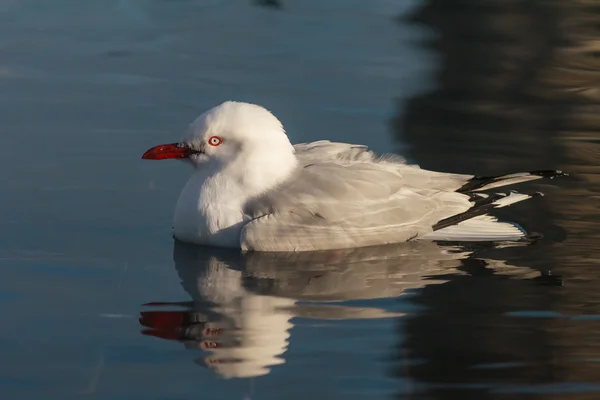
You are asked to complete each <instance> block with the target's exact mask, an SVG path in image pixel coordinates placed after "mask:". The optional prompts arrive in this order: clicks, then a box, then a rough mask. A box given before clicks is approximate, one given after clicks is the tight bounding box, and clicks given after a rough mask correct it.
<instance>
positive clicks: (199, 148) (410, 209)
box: [142, 101, 566, 252]
mask: <svg viewBox="0 0 600 400" xmlns="http://www.w3.org/2000/svg"><path fill="white" fill-rule="evenodd" d="M142 158H143V159H146V160H165V159H180V160H183V161H185V162H187V163H188V164H190V165H191V166H192V167H193V172H192V175H191V177H190V178H189V180H188V181H187V183H186V185H185V186H184V188H183V189H182V191H181V194H180V195H179V199H178V200H177V204H176V207H175V213H174V217H173V236H174V238H175V239H177V240H180V241H182V242H187V243H194V244H199V245H208V246H215V247H226V248H235V249H241V250H243V251H262V252H266V251H269V252H298V251H318V250H331V249H347V248H354V247H365V246H374V245H382V244H391V243H401V242H407V241H412V240H435V241H457V242H472V241H479V242H480V241H492V242H496V241H508V242H510V241H519V240H524V239H527V238H528V236H529V235H528V233H527V231H525V229H523V228H522V227H521V226H519V225H518V224H516V223H513V222H504V221H499V220H498V219H497V218H496V217H494V216H492V215H490V214H489V212H490V211H492V210H493V209H495V208H502V207H506V206H509V205H512V204H515V203H518V202H520V201H523V200H527V199H530V198H532V197H534V196H536V195H541V193H530V194H527V193H518V192H515V191H510V192H507V193H503V192H501V193H496V192H488V191H489V190H490V189H495V188H498V187H502V186H507V185H512V184H517V183H521V182H526V181H532V180H536V179H541V178H555V177H558V176H563V175H566V174H565V173H563V172H562V171H557V170H543V171H531V172H520V173H513V174H509V175H501V176H474V175H465V174H455V173H446V172H437V171H430V170H426V169H422V168H420V167H419V166H418V165H412V164H408V163H406V162H405V160H404V159H403V158H401V157H398V156H395V155H382V156H377V155H376V154H375V153H374V152H373V151H371V150H369V149H368V148H367V146H364V145H359V144H350V143H338V142H331V141H328V140H320V141H316V142H311V143H299V144H296V145H292V144H291V142H290V140H289V138H288V136H287V134H286V131H285V129H284V127H283V125H282V123H281V122H280V121H279V120H278V119H277V118H276V117H275V116H274V115H273V114H272V113H271V112H270V111H268V110H267V109H265V108H264V107H262V106H259V105H256V104H250V103H243V102H235V101H227V102H224V103H222V104H220V105H218V106H216V107H214V108H211V109H210V110H208V111H206V112H204V113H203V114H202V115H200V116H199V117H198V118H197V119H196V120H195V121H194V122H192V123H191V124H190V126H189V127H188V129H187V130H186V131H185V133H184V135H183V139H182V141H180V142H177V143H169V144H162V145H159V146H154V147H152V148H150V149H149V150H147V151H146V152H145V153H144V154H143V156H142Z"/></svg>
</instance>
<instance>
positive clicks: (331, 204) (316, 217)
mask: <svg viewBox="0 0 600 400" xmlns="http://www.w3.org/2000/svg"><path fill="white" fill-rule="evenodd" d="M470 206H471V203H470V201H469V197H468V196H467V195H463V194H460V193H456V192H448V191H441V190H436V189H418V188H417V189H409V188H407V187H404V186H403V182H402V179H401V176H399V175H398V174H397V173H395V172H392V171H388V170H385V169H376V168H373V165H371V164H361V163H357V164H352V165H346V166H342V165H339V164H335V163H330V164H328V163H323V164H315V165H311V166H308V167H305V168H302V169H301V171H299V173H298V175H297V176H295V177H293V179H290V182H289V183H287V184H286V185H283V186H281V187H280V188H278V189H277V190H275V191H273V192H270V193H267V194H265V195H264V196H262V197H260V198H258V199H255V200H254V201H253V202H251V203H249V204H248V205H247V210H246V212H247V214H248V215H250V216H251V217H252V218H253V219H252V220H251V221H250V222H248V223H247V224H246V225H245V227H244V228H243V230H242V235H241V247H242V249H244V250H256V251H315V250H326V249H339V248H349V247H362V246H370V245H377V244H386V243H398V242H404V241H406V240H408V239H410V238H412V237H415V236H418V235H422V234H425V233H427V232H431V231H432V225H434V224H435V223H436V222H437V221H439V220H441V219H443V218H446V217H448V216H451V215H455V214H457V213H460V212H463V211H465V210H467V209H468V208H469V207H470Z"/></svg>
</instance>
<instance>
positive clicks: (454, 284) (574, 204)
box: [393, 0, 600, 399]
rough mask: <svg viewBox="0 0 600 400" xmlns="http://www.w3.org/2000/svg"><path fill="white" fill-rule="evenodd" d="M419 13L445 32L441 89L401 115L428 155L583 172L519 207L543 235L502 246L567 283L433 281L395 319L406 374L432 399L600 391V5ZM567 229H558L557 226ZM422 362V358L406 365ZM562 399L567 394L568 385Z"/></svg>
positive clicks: (451, 166) (466, 164)
mask: <svg viewBox="0 0 600 400" xmlns="http://www.w3.org/2000/svg"><path fill="white" fill-rule="evenodd" d="M426 3H427V4H426V5H425V6H424V7H422V8H421V9H420V10H419V11H418V12H416V13H415V14H414V15H413V17H412V19H411V22H407V21H403V22H402V23H414V24H424V25H426V26H428V27H430V28H432V29H434V31H435V32H436V34H437V36H436V38H435V40H433V41H432V42H431V43H429V45H430V46H431V48H432V49H433V50H434V51H435V52H437V53H439V55H440V56H441V60H440V66H439V70H438V74H437V82H438V88H437V90H435V91H433V92H431V93H429V94H426V95H422V96H418V97H415V98H413V99H412V100H411V101H410V102H409V104H408V110H406V109H404V105H402V109H399V114H400V115H402V117H399V118H396V119H395V120H394V121H393V127H394V130H395V132H396V135H397V136H398V138H399V139H401V140H403V141H406V142H408V144H409V145H410V151H409V152H410V156H411V158H412V159H413V160H415V161H416V162H417V163H419V164H421V166H423V167H426V168H431V169H439V170H452V171H456V172H467V171H470V172H472V171H477V173H481V174H495V173H502V172H506V171H512V170H527V169H532V168H539V167H552V168H559V169H563V170H566V171H569V172H571V173H573V174H574V175H575V179H573V180H572V181H571V182H566V183H565V184H564V185H563V184H561V186H566V187H563V188H560V189H558V188H556V187H553V186H551V185H546V184H544V185H542V184H540V185H531V186H532V187H533V188H536V189H539V190H542V191H544V192H545V193H547V194H548V196H547V197H545V198H543V199H542V200H540V201H536V202H529V204H527V203H525V204H523V205H522V206H518V207H514V208H513V209H512V210H511V215H513V216H514V215H515V214H516V215H517V219H518V220H519V221H520V222H522V223H523V224H524V225H525V226H526V227H528V228H529V229H534V230H537V231H542V232H544V234H545V235H546V238H545V239H544V240H543V241H542V242H540V243H538V245H536V246H531V247H529V248H526V249H522V248H521V249H511V250H510V251H509V252H507V253H505V254H506V256H507V257H509V258H513V259H515V260H519V261H518V263H519V265H521V266H523V267H529V268H531V269H534V270H540V271H543V270H546V269H551V270H552V271H553V272H554V273H557V274H560V275H562V276H564V283H565V285H564V287H560V288H548V287H543V286H532V285H531V284H530V283H529V282H523V281H514V280H503V279H496V278H495V277H494V276H490V275H489V273H488V272H487V271H486V269H485V268H483V267H482V266H481V265H480V264H479V263H477V262H473V261H472V260H465V261H464V262H463V264H462V266H461V267H459V269H461V270H463V271H468V272H469V275H471V276H460V277H455V278H453V279H450V281H449V282H448V283H446V284H444V285H438V286H428V287H426V288H424V289H423V290H422V291H421V293H420V295H419V296H418V297H416V298H415V300H414V301H415V302H416V303H418V304H420V305H423V306H425V308H424V311H423V312H421V313H416V314H413V315H410V316H407V317H406V318H403V319H402V320H400V321H399V327H398V329H399V335H400V337H401V338H405V339H404V340H402V341H401V342H400V343H398V348H397V358H398V362H397V367H396V371H395V373H396V374H397V375H398V376H400V377H405V378H406V377H409V378H410V379H412V380H414V381H417V382H423V383H426V384H427V385H426V387H427V388H428V389H427V390H426V394H425V395H424V398H436V399H450V398H451V399H454V398H461V399H467V398H477V399H491V398H494V399H495V398H505V396H506V395H507V394H509V393H510V394H512V395H519V394H523V393H528V394H532V395H534V396H533V397H536V398H547V395H548V394H549V393H554V394H557V393H561V394H562V395H567V394H568V395H569V396H570V397H569V398H577V399H583V398H597V397H596V396H597V393H598V391H599V390H600V370H599V369H598V368H597V362H598V360H600V296H599V295H598V290H597V288H598V286H599V284H600V280H599V278H600V265H599V264H600V263H599V262H598V260H600V247H599V246H598V243H599V242H598V239H600V237H599V234H598V232H600V226H599V224H598V222H599V221H600V216H599V212H598V211H599V210H598V204H599V203H598V199H599V197H598V191H599V189H600V186H599V183H600V179H599V175H598V171H597V166H598V160H599V158H598V156H599V154H600V147H599V145H598V139H599V138H600V136H599V135H598V132H599V131H600V119H599V117H598V111H599V110H600V109H599V108H598V100H599V97H598V88H599V83H600V68H599V67H600V61H599V60H598V58H597V54H598V53H597V51H598V41H597V38H598V22H599V21H600V14H599V13H598V10H597V7H595V6H593V5H592V4H591V3H590V2H584V1H575V0H574V1H560V2H558V1H542V0H540V1H534V0H531V1H529V0H528V1H525V0H524V1H517V0H515V1H504V0H502V1H492V0H490V1H458V0H450V1H448V0H429V1H427V2H426ZM565 231H566V232H567V235H564V234H563V232H565ZM407 360H422V361H423V362H422V363H407V362H406V361H407ZM561 398H563V397H561Z"/></svg>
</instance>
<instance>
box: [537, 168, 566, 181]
mask: <svg viewBox="0 0 600 400" xmlns="http://www.w3.org/2000/svg"><path fill="white" fill-rule="evenodd" d="M529 173H530V174H531V175H535V176H541V177H542V178H550V179H554V178H559V177H562V176H569V173H568V172H564V171H561V170H559V169H545V170H541V171H530V172H529Z"/></svg>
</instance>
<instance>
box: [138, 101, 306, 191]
mask: <svg viewBox="0 0 600 400" xmlns="http://www.w3.org/2000/svg"><path fill="white" fill-rule="evenodd" d="M142 158H143V159H150V160H164V159H169V158H176V159H183V160H185V161H188V162H189V163H191V164H192V165H193V166H194V167H195V168H197V169H203V170H204V169H208V171H205V172H209V173H210V174H216V173H224V172H225V173H228V174H230V175H239V178H240V179H248V178H252V179H257V178H258V179H259V180H262V181H265V183H267V182H266V181H272V180H275V182H273V183H276V182H277V181H279V180H281V179H283V178H284V175H285V176H287V175H289V173H290V172H291V171H292V169H293V168H295V166H296V164H297V161H296V157H295V155H294V147H293V146H292V144H291V143H290V141H289V139H288V137H287V135H286V134H285V130H284V128H283V125H282V124H281V122H279V120H278V119H277V118H276V117H275V116H274V115H273V114H271V112H269V111H268V110H267V109H265V108H263V107H261V106H258V105H255V104H249V103H241V102H234V101H227V102H225V103H223V104H220V105H218V106H216V107H214V108H212V109H210V110H208V111H206V112H205V113H203V114H202V115H200V116H199V117H198V118H197V119H196V120H195V121H194V122H193V123H192V124H191V125H190V126H189V128H188V129H187V131H186V132H185V134H184V136H183V140H182V141H181V142H179V143H170V144H163V145H159V146H155V147H153V148H151V149H149V150H148V151H146V153H144V155H143V156H142ZM275 172H277V174H276V175H281V177H272V175H274V173H275ZM273 178H275V179H273Z"/></svg>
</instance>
